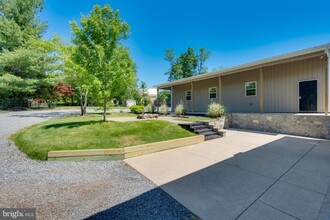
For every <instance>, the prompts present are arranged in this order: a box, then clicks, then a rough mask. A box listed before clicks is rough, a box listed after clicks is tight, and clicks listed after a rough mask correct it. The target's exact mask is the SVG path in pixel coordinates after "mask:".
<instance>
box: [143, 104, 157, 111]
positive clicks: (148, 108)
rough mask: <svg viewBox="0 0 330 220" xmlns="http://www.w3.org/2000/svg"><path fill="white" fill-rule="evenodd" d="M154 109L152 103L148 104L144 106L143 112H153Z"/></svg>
mask: <svg viewBox="0 0 330 220" xmlns="http://www.w3.org/2000/svg"><path fill="white" fill-rule="evenodd" d="M154 111H155V106H154V105H153V104H148V105H147V106H146V107H145V108H144V112H148V113H153V112H154Z"/></svg>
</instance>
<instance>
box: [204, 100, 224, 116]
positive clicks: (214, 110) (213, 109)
mask: <svg viewBox="0 0 330 220" xmlns="http://www.w3.org/2000/svg"><path fill="white" fill-rule="evenodd" d="M224 114H225V107H224V106H223V105H220V104H218V103H215V102H213V103H211V104H210V105H209V106H208V113H207V115H208V116H210V117H212V118H215V117H220V116H221V115H224Z"/></svg>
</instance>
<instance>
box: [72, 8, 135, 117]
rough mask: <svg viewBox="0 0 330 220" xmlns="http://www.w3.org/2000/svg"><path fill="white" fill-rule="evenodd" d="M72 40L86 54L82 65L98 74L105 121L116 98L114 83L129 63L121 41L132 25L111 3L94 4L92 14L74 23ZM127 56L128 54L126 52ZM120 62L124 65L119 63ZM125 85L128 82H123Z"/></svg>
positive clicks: (96, 75)
mask: <svg viewBox="0 0 330 220" xmlns="http://www.w3.org/2000/svg"><path fill="white" fill-rule="evenodd" d="M71 27H72V30H73V33H74V39H73V42H74V44H75V45H77V49H78V50H79V52H80V53H81V54H83V55H84V56H85V57H88V59H87V60H85V62H82V63H81V65H82V66H83V67H84V68H85V69H86V70H87V71H88V72H91V73H93V74H94V75H95V77H96V78H97V79H98V80H99V82H100V93H101V94H100V95H101V98H102V99H103V121H106V110H107V103H108V101H110V100H111V99H112V98H114V93H113V91H114V90H113V88H114V87H116V84H115V83H114V82H118V80H117V79H118V77H122V74H123V72H126V70H127V68H130V67H129V66H127V64H128V63H130V62H123V61H121V60H120V59H121V58H123V53H124V52H123V51H124V50H125V51H126V52H127V51H128V50H127V48H126V49H124V47H122V45H121V40H123V39H125V38H127V37H128V34H129V29H130V27H129V25H128V24H127V23H126V22H124V21H123V20H122V19H121V17H120V13H119V10H113V9H112V8H111V7H110V5H109V4H106V5H105V7H103V8H101V7H100V6H98V5H96V6H94V8H93V10H92V11H91V13H90V15H88V16H84V17H82V18H81V20H80V25H78V23H77V22H72V23H71ZM125 56H126V58H127V55H125ZM118 61H121V65H118ZM121 83H122V85H125V83H126V81H123V82H121Z"/></svg>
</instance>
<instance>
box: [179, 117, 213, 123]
mask: <svg viewBox="0 0 330 220" xmlns="http://www.w3.org/2000/svg"><path fill="white" fill-rule="evenodd" d="M174 120H177V121H191V122H197V121H215V120H216V119H214V118H208V117H189V118H180V117H178V118H175V119H174Z"/></svg>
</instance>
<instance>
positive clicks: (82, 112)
mask: <svg viewBox="0 0 330 220" xmlns="http://www.w3.org/2000/svg"><path fill="white" fill-rule="evenodd" d="M79 97H80V98H79V99H80V115H81V116H83V115H84V108H83V94H82V91H81V89H79Z"/></svg>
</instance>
